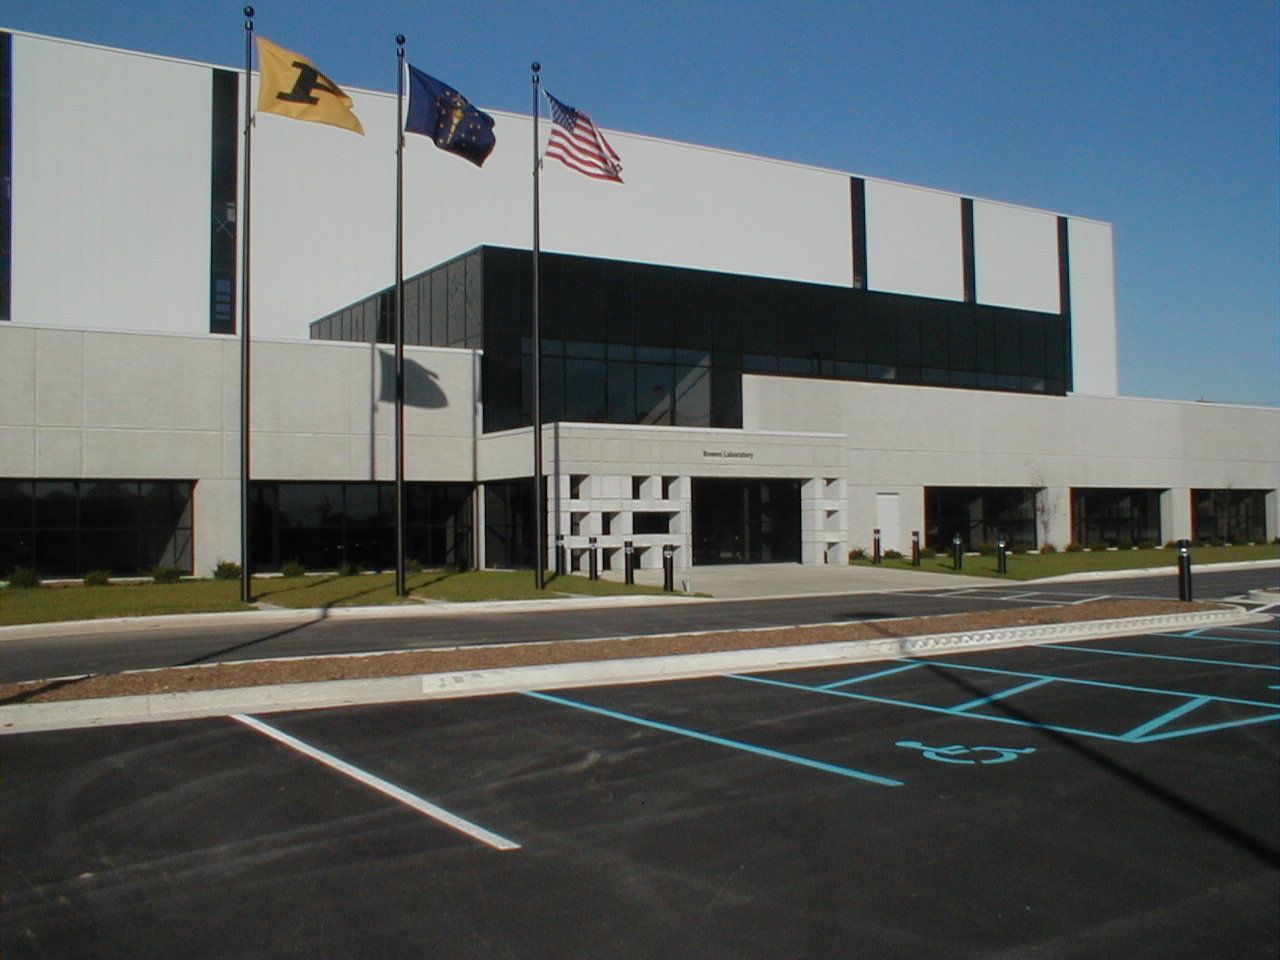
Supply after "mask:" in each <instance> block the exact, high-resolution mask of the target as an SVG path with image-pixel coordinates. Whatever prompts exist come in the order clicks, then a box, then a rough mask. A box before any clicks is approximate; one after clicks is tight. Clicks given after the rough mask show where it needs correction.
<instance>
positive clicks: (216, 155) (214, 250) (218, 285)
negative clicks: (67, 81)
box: [5, 69, 240, 333]
mask: <svg viewBox="0 0 1280 960" xmlns="http://www.w3.org/2000/svg"><path fill="white" fill-rule="evenodd" d="M211 73H212V93H211V109H210V111H209V113H210V118H211V129H210V133H211V137H210V151H209V213H210V233H209V332H210V333H235V332H236V316H235V307H236V219H237V197H236V192H237V188H238V186H239V182H240V181H239V167H240V164H239V146H240V114H239V102H240V76H239V74H237V73H234V72H232V71H230V70H216V69H215V70H213V71H211ZM8 143H9V137H8V136H6V137H5V145H6V150H7V147H8ZM6 220H8V218H7V217H6Z"/></svg>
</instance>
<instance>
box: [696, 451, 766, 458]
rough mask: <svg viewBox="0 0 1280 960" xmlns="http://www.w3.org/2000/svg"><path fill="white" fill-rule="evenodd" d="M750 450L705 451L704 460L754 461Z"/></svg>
mask: <svg viewBox="0 0 1280 960" xmlns="http://www.w3.org/2000/svg"><path fill="white" fill-rule="evenodd" d="M755 456H756V455H755V454H754V453H752V452H751V451H750V450H703V451H702V459H703V460H754V459H755Z"/></svg>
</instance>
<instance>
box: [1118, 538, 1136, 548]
mask: <svg viewBox="0 0 1280 960" xmlns="http://www.w3.org/2000/svg"><path fill="white" fill-rule="evenodd" d="M1116 549H1117V550H1132V549H1133V541H1132V540H1130V539H1129V538H1128V537H1121V538H1120V539H1119V540H1117V541H1116Z"/></svg>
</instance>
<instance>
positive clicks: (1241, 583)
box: [0, 569, 1276, 683]
mask: <svg viewBox="0 0 1280 960" xmlns="http://www.w3.org/2000/svg"><path fill="white" fill-rule="evenodd" d="M1275 582H1276V571H1275V570H1274V569H1254V570H1240V571H1223V572H1219V573H1212V572H1200V573H1197V575H1196V578H1195V587H1196V596H1197V598H1198V599H1214V598H1224V597H1236V596H1241V595H1243V594H1245V593H1247V592H1248V591H1249V590H1250V589H1260V588H1265V587H1274V586H1275ZM1093 596H1144V597H1159V598H1164V599H1176V598H1177V582H1176V578H1173V577H1140V578H1132V579H1125V580H1096V581H1085V582H1073V583H1053V584H1043V585H1035V584H1029V583H1028V584H1008V583H1000V584H998V585H997V586H992V587H983V588H974V587H961V588H956V589H937V588H933V589H928V590H910V591H903V592H894V593H851V594H846V595H841V596H818V597H786V598H774V599H761V600H734V601H716V602H699V601H695V600H689V601H685V602H681V603H671V604H656V605H651V606H644V607H617V608H612V609H611V608H595V609H589V610H583V609H577V610H574V609H566V608H555V609H552V608H550V605H549V608H548V609H546V610H534V611H521V612H494V611H491V610H490V611H487V612H483V613H476V612H468V611H466V610H461V611H459V612H458V613H456V614H444V615H442V614H433V615H431V616H429V617H417V618H383V619H350V618H346V617H343V618H321V619H317V620H314V621H309V622H306V623H303V624H293V625H287V626H281V625H280V624H279V623H275V624H262V623H257V624H243V623H241V624H239V625H235V624H232V623H230V622H229V623H227V624H225V625H224V624H218V625H216V626H209V625H202V626H197V627H186V626H170V627H160V628H156V627H139V628H137V629H127V630H122V631H119V632H113V633H109V634H101V633H98V634H93V635H85V636H81V635H77V634H76V632H75V629H74V627H72V628H69V629H68V632H67V633H66V634H64V635H58V636H45V637H41V638H39V639H23V640H16V639H15V640H6V641H4V643H3V646H2V647H0V650H2V651H3V656H0V682H6V683H8V682H15V681H20V680H35V679H49V678H53V677H65V676H78V675H83V674H97V673H113V672H118V671H121V670H138V669H147V668H151V667H169V666H187V665H192V664H197V663H211V662H216V661H230V660H254V659H260V658H265V657H294V656H314V655H326V654H341V653H357V652H365V651H376V650H402V649H403V650H409V649H423V648H427V647H441V646H456V645H471V644H482V643H513V642H524V641H531V640H565V639H569V640H573V639H585V638H591V637H614V636H635V635H639V634H648V633H677V632H682V631H690V630H718V629H738V628H749V627H769V626H789V625H792V624H806V623H830V622H838V621H843V620H870V619H877V618H883V617H903V616H926V615H934V614H945V613H967V612H972V611H975V610H991V609H1003V608H1007V607H1009V606H1039V605H1044V604H1050V603H1062V602H1072V601H1075V600H1080V599H1082V598H1085V597H1093Z"/></svg>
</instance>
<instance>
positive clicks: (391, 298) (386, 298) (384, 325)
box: [376, 287, 396, 343]
mask: <svg viewBox="0 0 1280 960" xmlns="http://www.w3.org/2000/svg"><path fill="white" fill-rule="evenodd" d="M376 308H377V312H378V313H377V316H378V321H377V322H378V342H379V343H395V342H396V291H395V288H394V287H393V288H392V289H391V290H389V291H387V292H386V293H384V294H382V295H381V296H379V297H378V300H377V304H376Z"/></svg>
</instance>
